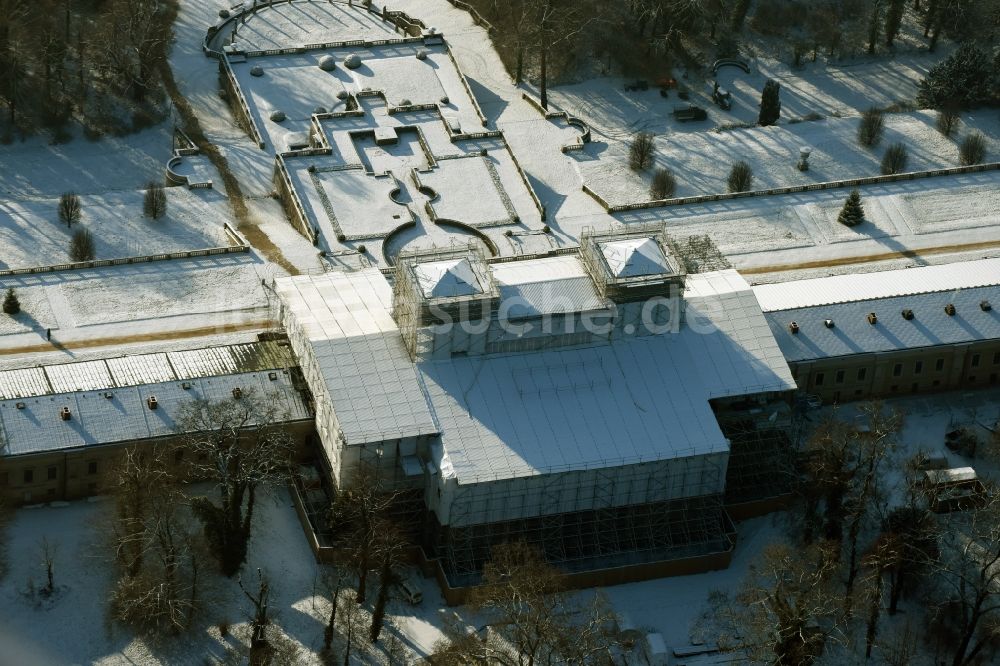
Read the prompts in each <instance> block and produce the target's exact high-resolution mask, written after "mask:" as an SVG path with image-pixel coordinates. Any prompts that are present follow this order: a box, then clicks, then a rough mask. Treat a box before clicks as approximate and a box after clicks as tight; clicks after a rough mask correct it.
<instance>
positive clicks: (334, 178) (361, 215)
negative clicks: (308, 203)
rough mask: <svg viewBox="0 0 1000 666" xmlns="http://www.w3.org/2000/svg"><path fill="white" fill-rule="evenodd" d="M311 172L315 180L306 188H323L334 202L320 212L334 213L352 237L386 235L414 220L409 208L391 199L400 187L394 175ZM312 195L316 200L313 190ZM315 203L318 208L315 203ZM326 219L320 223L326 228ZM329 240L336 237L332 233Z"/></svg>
mask: <svg viewBox="0 0 1000 666" xmlns="http://www.w3.org/2000/svg"><path fill="white" fill-rule="evenodd" d="M310 175H311V176H312V179H311V180H312V182H311V183H308V181H307V185H306V187H313V188H316V189H317V190H319V189H321V190H322V192H323V193H325V195H326V197H327V200H328V201H329V202H330V208H331V211H328V212H325V213H321V212H320V211H322V208H320V209H319V210H317V214H318V215H324V216H327V217H328V216H329V214H330V212H332V213H333V215H334V216H335V217H336V219H337V222H338V223H339V224H340V228H341V230H342V231H343V233H344V234H345V235H347V236H349V237H350V236H385V235H386V234H388V233H389V232H390V231H392V230H393V229H395V228H396V227H398V226H399V225H401V224H403V223H405V222H409V221H410V214H409V213H408V212H407V210H406V208H404V207H403V206H400V205H399V204H397V203H394V202H393V200H392V199H390V198H389V193H390V192H391V191H392V190H393V188H394V187H395V186H396V185H395V181H394V180H393V179H392V178H391V177H386V176H378V177H376V176H370V175H368V174H366V173H365V172H364V171H362V170H360V169H349V170H343V171H329V172H325V173H321V172H317V173H314V174H310ZM318 193H319V192H317V194H318ZM309 198H310V199H312V194H311V193H310V195H309ZM313 205H314V207H315V202H314V204H313ZM321 206H322V203H321ZM324 222H325V221H324ZM324 222H321V223H320V224H321V227H323V229H324V231H326V229H327V228H328V225H327V224H324ZM329 240H330V241H331V242H332V241H333V240H335V237H334V236H332V235H331V237H330V238H329Z"/></svg>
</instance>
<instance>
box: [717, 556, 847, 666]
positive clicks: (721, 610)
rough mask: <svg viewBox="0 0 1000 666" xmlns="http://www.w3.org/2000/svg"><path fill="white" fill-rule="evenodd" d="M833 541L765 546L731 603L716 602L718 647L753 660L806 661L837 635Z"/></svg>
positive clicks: (787, 665)
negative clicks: (801, 545) (798, 545)
mask: <svg viewBox="0 0 1000 666" xmlns="http://www.w3.org/2000/svg"><path fill="white" fill-rule="evenodd" d="M834 551H835V546H833V545H832V544H828V543H823V544H818V545H813V546H809V547H807V548H798V547H793V546H789V545H786V544H775V545H771V546H768V547H767V548H766V549H765V550H764V553H763V554H762V555H761V557H760V559H759V561H758V562H756V563H754V564H753V565H752V566H751V568H750V572H749V574H748V576H747V579H746V580H745V581H744V585H743V588H742V589H741V590H740V592H739V593H738V594H737V596H736V598H735V600H734V602H733V603H717V604H716V607H715V613H716V614H717V627H718V629H719V631H720V632H721V633H720V635H719V636H718V641H719V645H720V647H723V649H726V650H728V651H739V652H741V653H742V654H744V655H745V656H746V657H747V659H748V660H749V661H751V662H752V663H766V664H774V665H775V666H808V665H809V664H812V663H813V662H815V660H816V659H817V658H818V657H819V656H820V654H822V652H823V650H824V647H825V645H826V643H827V642H828V641H829V640H840V639H841V628H840V626H839V624H838V618H839V616H840V614H839V607H840V602H839V595H838V594H837V591H836V589H835V587H836V580H835V574H836V571H837V564H836V559H835V553H834Z"/></svg>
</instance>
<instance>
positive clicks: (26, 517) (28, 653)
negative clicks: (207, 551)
mask: <svg viewBox="0 0 1000 666" xmlns="http://www.w3.org/2000/svg"><path fill="white" fill-rule="evenodd" d="M112 510H113V506H112V504H111V502H110V501H106V500H105V501H98V502H72V503H69V504H64V505H59V506H52V507H40V508H33V509H20V510H18V511H17V512H16V513H15V514H14V516H13V520H12V521H11V524H10V525H9V527H8V528H7V530H6V543H7V554H8V557H9V562H10V571H9V573H8V575H7V576H6V578H5V579H3V580H2V581H0V616H2V617H3V618H4V622H3V623H2V624H0V653H2V654H3V657H0V662H2V663H4V664H12V665H13V664H25V665H27V664H31V666H61V665H63V664H70V663H74V664H75V663H93V664H100V665H101V666H117V665H122V666H124V665H125V664H128V665H130V666H151V665H154V664H164V665H166V664H192V665H193V664H203V663H206V660H207V659H208V658H209V657H210V656H214V657H216V658H220V657H223V656H224V655H225V652H226V650H227V648H229V646H231V645H234V644H235V643H234V642H235V641H237V640H239V638H237V636H240V635H243V634H244V632H245V629H246V626H247V623H246V617H247V613H248V606H249V602H248V601H247V600H246V598H245V597H244V596H243V593H242V592H241V591H240V589H239V587H238V585H237V582H236V580H235V579H226V578H223V577H221V576H218V575H216V574H215V573H214V571H213V569H212V563H211V562H205V566H204V567H203V569H202V579H201V589H200V593H199V597H200V598H201V599H202V603H203V607H202V609H201V612H200V613H199V615H198V616H197V617H196V620H195V626H193V627H192V628H191V630H190V631H188V632H187V633H186V634H184V635H183V636H181V637H179V638H176V639H173V640H171V639H163V640H150V639H146V638H143V637H140V636H136V635H135V634H134V633H133V632H132V631H131V630H129V629H127V628H125V627H122V626H120V625H113V624H110V623H108V622H107V620H106V609H107V605H106V604H107V600H108V597H109V591H110V586H111V584H112V583H113V579H114V571H113V566H112V563H111V562H110V561H109V555H110V553H109V551H108V546H107V544H106V542H102V536H101V535H102V534H103V533H104V530H106V528H107V525H108V520H109V516H108V512H109V511H112ZM255 516H256V520H255V526H254V528H255V536H254V538H253V541H252V542H251V546H250V555H249V557H248V561H247V564H246V566H245V569H244V570H245V571H246V572H253V571H255V570H256V568H257V567H260V568H261V569H262V571H264V572H265V573H266V574H267V575H268V576H269V578H270V580H271V584H272V587H271V597H270V601H271V604H270V610H271V614H272V617H273V619H274V623H275V624H276V625H277V626H279V627H280V628H281V631H282V633H283V634H284V635H285V636H287V637H288V638H289V639H291V640H292V641H294V642H295V643H296V644H297V645H298V647H299V648H300V650H302V652H301V654H300V659H299V660H298V661H297V663H301V664H307V665H311V664H319V663H320V662H319V659H318V658H317V657H316V654H315V653H316V652H317V651H318V650H319V648H321V647H322V644H323V628H324V625H325V622H326V617H327V615H328V613H329V602H328V601H327V600H326V599H325V598H323V597H322V596H321V595H319V594H318V590H319V589H321V588H320V586H319V580H318V574H319V567H318V565H317V564H316V561H315V559H314V558H313V555H312V551H310V549H309V546H308V543H307V542H306V539H305V536H304V534H303V533H302V528H301V526H300V524H299V521H298V518H297V516H296V514H295V509H294V508H293V506H292V503H291V499H290V497H289V495H288V493H287V492H286V491H284V490H280V491H277V492H276V493H275V494H274V496H273V498H264V499H262V500H261V501H259V502H258V504H257V513H256V514H255ZM43 538H44V539H47V540H48V541H49V542H50V543H51V544H53V545H54V546H55V547H56V552H55V558H54V567H53V569H54V582H55V586H56V588H57V590H58V591H59V592H58V594H57V595H56V597H57V598H56V601H55V602H54V603H52V602H50V603H48V604H46V607H36V606H35V604H33V603H32V602H31V600H30V599H29V598H27V597H26V596H25V594H24V592H25V591H26V590H27V588H28V586H29V581H33V583H34V585H35V587H36V589H37V588H38V587H41V585H42V584H43V582H44V577H45V570H44V568H43V567H42V565H41V563H40V562H41V560H40V559H39V556H38V549H39V544H40V542H41V540H42V539H43ZM252 578H253V576H251V575H250V574H247V579H248V581H249V580H252ZM425 583H428V584H425V585H424V602H423V604H422V605H421V607H419V608H413V607H411V606H408V605H407V604H405V603H404V602H403V601H401V600H391V601H390V604H389V613H388V616H389V621H390V622H391V623H393V624H394V625H395V627H397V628H390V629H387V631H389V632H395V633H397V634H399V635H401V638H402V639H403V641H404V643H406V644H407V645H408V646H409V647H410V649H411V650H415V651H418V653H421V652H422V653H424V654H426V651H427V650H429V649H430V647H431V646H432V645H433V643H434V642H435V641H436V640H437V639H438V638H439V637H440V633H439V632H437V630H436V629H434V627H433V626H432V622H433V619H434V617H435V615H436V610H435V609H436V608H440V607H441V606H442V605H443V601H442V599H441V596H440V594H439V593H438V592H436V590H435V588H434V586H433V584H430V581H425ZM220 622H228V623H229V624H230V636H228V637H226V638H223V637H222V636H221V635H220V633H219V629H218V624H219V623H220ZM243 640H244V641H245V640H246V639H245V637H244V639H243ZM354 663H378V662H377V661H372V660H371V659H370V658H368V659H365V660H364V661H357V662H354Z"/></svg>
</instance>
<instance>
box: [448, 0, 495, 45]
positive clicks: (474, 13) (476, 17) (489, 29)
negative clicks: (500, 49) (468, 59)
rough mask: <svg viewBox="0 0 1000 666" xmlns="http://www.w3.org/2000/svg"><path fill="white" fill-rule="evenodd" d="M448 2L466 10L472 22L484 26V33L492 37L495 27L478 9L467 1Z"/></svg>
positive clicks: (453, 0) (451, 0)
mask: <svg viewBox="0 0 1000 666" xmlns="http://www.w3.org/2000/svg"><path fill="white" fill-rule="evenodd" d="M448 2H449V3H451V5H452V6H453V7H458V8H459V9H461V10H463V11H466V12H468V13H469V16H471V17H472V22H473V23H475V24H476V25H478V26H480V27H482V28H485V29H486V34H487V35H489V36H490V37H492V36H493V33H494V32H496V29H495V28H494V27H493V24H492V23H490V22H489V21H487V20H486V19H484V18H483V15H482V14H480V13H479V10H478V9H476V8H475V7H473V6H472V5H470V4H469V3H467V2H462V0H448Z"/></svg>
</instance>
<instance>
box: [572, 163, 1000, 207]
mask: <svg viewBox="0 0 1000 666" xmlns="http://www.w3.org/2000/svg"><path fill="white" fill-rule="evenodd" d="M996 170H1000V162H989V163H987V164H973V165H971V166H959V167H947V168H944V169H931V170H929V171H911V172H907V173H898V174H891V175H887V176H868V177H866V178H852V179H849V180H831V181H825V182H822V183H812V184H809V185H792V186H789V187H774V188H771V189H767V190H751V191H749V192H726V193H720V194H701V195H696V196H692V197H677V198H673V199H655V200H653V201H642V202H639V203H631V204H618V205H612V204H610V203H608V202H607V200H605V199H604V198H603V197H601V196H600V195H599V194H597V193H596V192H594V191H593V190H592V189H590V188H589V187H588V186H587V185H586V184H584V185H583V191H584V192H586V193H587V194H589V195H590V196H592V197H593V198H594V199H595V200H596V201H597V202H598V203H599V204H601V206H602V207H603V208H604V210H605V211H607V212H609V213H623V212H627V211H631V210H644V209H649V208H664V207H666V206H684V205H687V204H698V203H707V202H710V201H727V200H729V199H744V198H748V197H760V196H770V195H776V194H793V193H796V192H813V191H816V190H833V189H838V188H843V187H859V186H862V185H878V184H881V183H895V182H899V181H903V180H917V179H919V178H933V177H936V176H957V175H961V174H966V173H980V172H984V171H996Z"/></svg>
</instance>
